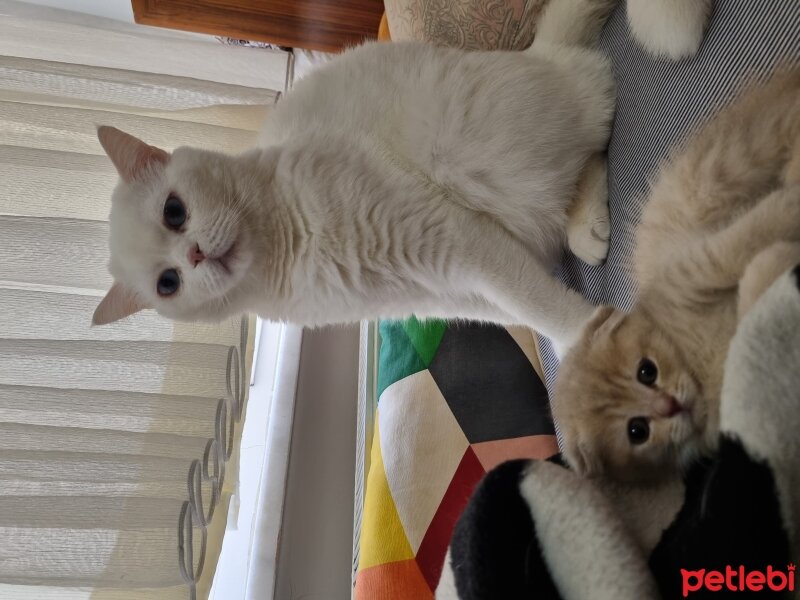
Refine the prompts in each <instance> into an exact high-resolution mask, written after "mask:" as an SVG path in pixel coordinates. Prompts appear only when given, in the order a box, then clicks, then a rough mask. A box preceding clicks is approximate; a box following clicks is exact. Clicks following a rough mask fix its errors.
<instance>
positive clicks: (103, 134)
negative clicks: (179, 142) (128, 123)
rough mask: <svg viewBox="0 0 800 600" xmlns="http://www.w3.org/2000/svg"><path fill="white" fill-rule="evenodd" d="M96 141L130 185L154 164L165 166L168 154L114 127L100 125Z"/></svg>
mask: <svg viewBox="0 0 800 600" xmlns="http://www.w3.org/2000/svg"><path fill="white" fill-rule="evenodd" d="M97 139H98V140H100V144H101V145H102V146H103V149H104V150H105V151H106V154H108V157H109V158H110V159H111V162H112V163H114V166H115V167H116V168H117V172H118V173H119V176H120V177H122V179H123V180H124V181H125V182H127V183H130V182H131V181H133V180H134V179H136V178H137V177H138V176H139V175H140V174H142V173H143V172H144V171H145V170H146V169H147V168H148V167H150V166H151V165H154V164H166V162H167V161H168V160H169V153H168V152H165V151H164V150H161V149H160V148H156V147H155V146H149V145H147V144H145V143H144V142H143V141H142V140H140V139H138V138H135V137H133V136H132V135H130V134H127V133H125V132H124V131H120V130H119V129H116V128H115V127H109V126H107V125H101V126H100V127H98V128H97Z"/></svg>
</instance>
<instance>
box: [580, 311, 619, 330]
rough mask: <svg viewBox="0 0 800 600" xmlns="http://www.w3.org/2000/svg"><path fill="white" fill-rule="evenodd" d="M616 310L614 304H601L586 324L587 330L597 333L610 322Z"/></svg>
mask: <svg viewBox="0 0 800 600" xmlns="http://www.w3.org/2000/svg"><path fill="white" fill-rule="evenodd" d="M615 312H616V309H615V308H614V307H613V306H601V307H599V308H597V309H596V310H595V311H594V313H592V317H591V319H589V322H588V323H587V324H586V329H585V330H586V331H587V332H591V333H593V334H594V333H597V331H598V330H599V329H600V328H601V327H602V326H603V325H604V324H605V323H607V322H608V320H609V319H610V318H611V317H612V315H613V314H614V313H615Z"/></svg>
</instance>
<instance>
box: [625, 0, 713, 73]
mask: <svg viewBox="0 0 800 600" xmlns="http://www.w3.org/2000/svg"><path fill="white" fill-rule="evenodd" d="M712 7H713V0H628V23H629V24H630V28H631V32H632V33H633V37H634V38H636V40H637V41H638V42H639V43H640V44H642V46H644V48H645V49H646V50H648V51H649V52H650V53H652V54H655V55H656V56H659V55H662V56H667V57H669V58H672V59H676V60H677V59H680V58H686V57H688V56H691V55H693V54H694V53H695V52H697V49H698V48H699V47H700V43H701V42H702V40H703V34H704V33H705V29H706V26H707V25H708V20H709V18H710V17H711V10H712Z"/></svg>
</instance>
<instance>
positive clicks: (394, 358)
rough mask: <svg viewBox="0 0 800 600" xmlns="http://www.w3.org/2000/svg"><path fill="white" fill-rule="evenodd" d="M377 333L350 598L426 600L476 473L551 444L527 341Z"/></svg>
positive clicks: (410, 327)
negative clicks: (374, 405) (371, 422)
mask: <svg viewBox="0 0 800 600" xmlns="http://www.w3.org/2000/svg"><path fill="white" fill-rule="evenodd" d="M380 335H381V348H380V360H379V372H378V398H379V400H378V413H377V416H376V419H375V423H376V424H375V431H374V437H373V443H372V455H371V463H370V471H369V475H368V479H367V489H366V494H365V503H364V512H363V521H362V529H361V541H360V555H359V565H358V574H357V578H356V599H357V600H418V599H419V600H423V599H428V598H433V591H432V590H435V589H436V585H437V583H438V581H439V577H440V574H441V571H442V565H443V563H444V556H445V552H446V550H447V545H448V543H449V541H450V535H451V533H452V530H453V526H454V525H455V522H456V520H457V519H458V517H459V516H460V514H461V511H462V510H463V508H464V506H465V505H466V503H467V500H468V499H469V497H470V494H471V493H472V490H473V488H474V487H475V485H476V484H477V483H478V481H479V480H480V479H481V478H482V477H483V475H484V474H485V473H486V472H487V471H488V470H490V469H491V468H492V467H494V466H495V465H497V464H499V463H500V462H503V461H505V460H508V459H510V458H519V457H536V458H544V457H548V456H550V455H552V454H554V453H555V452H556V451H557V446H556V440H555V435H554V430H553V423H552V420H551V417H550V410H549V407H548V401H547V391H546V389H545V387H544V385H543V384H542V379H541V377H540V375H539V373H537V370H536V369H537V366H538V364H539V362H538V357H537V351H536V344H535V340H534V336H533V335H532V334H531V332H530V331H528V330H526V329H522V328H519V329H517V328H509V329H503V328H499V327H493V326H487V325H472V324H463V323H462V324H448V323H445V322H443V321H426V322H420V321H417V320H416V319H413V318H412V319H410V320H408V321H385V322H383V323H381V325H380Z"/></svg>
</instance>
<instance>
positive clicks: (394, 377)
mask: <svg viewBox="0 0 800 600" xmlns="http://www.w3.org/2000/svg"><path fill="white" fill-rule="evenodd" d="M446 329H447V323H446V322H445V321H440V320H436V319H432V320H429V321H419V320H418V319H417V318H416V317H411V318H410V319H407V320H405V321H381V322H380V323H379V325H378V331H379V332H380V336H381V349H380V356H379V360H378V401H379V402H380V397H381V394H383V391H384V390H385V389H386V388H388V387H389V386H390V385H392V384H393V383H394V382H396V381H400V380H401V379H403V378H404V377H408V376H409V375H413V374H414V373H419V372H420V371H423V370H425V369H427V368H428V365H430V364H431V361H432V360H433V357H434V356H435V355H436V350H437V349H438V348H439V343H440V342H441V341H442V336H443V335H444V332H445V330H446Z"/></svg>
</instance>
